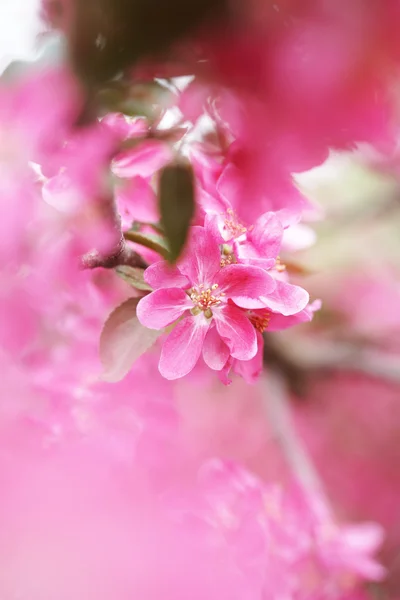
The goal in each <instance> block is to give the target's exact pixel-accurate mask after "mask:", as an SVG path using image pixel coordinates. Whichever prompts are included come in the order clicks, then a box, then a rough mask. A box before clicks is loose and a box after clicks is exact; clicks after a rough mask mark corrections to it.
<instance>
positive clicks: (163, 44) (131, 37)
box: [69, 0, 228, 86]
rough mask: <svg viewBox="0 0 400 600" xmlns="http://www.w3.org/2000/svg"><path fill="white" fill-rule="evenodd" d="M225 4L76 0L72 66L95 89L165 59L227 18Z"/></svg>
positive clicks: (184, 0) (217, 0)
mask: <svg viewBox="0 0 400 600" xmlns="http://www.w3.org/2000/svg"><path fill="white" fill-rule="evenodd" d="M227 4H228V2H227V0H73V3H72V6H73V12H72V25H70V31H69V43H70V54H71V58H72V63H73V65H74V67H75V70H76V72H77V73H78V75H79V76H80V77H81V79H82V80H83V81H84V82H86V83H87V84H88V85H89V86H97V85H99V84H102V83H104V82H105V81H107V80H109V79H110V78H112V77H115V76H116V75H118V74H119V73H121V72H122V71H123V70H125V69H127V68H130V67H133V66H135V65H136V64H137V63H138V62H139V61H142V60H143V59H148V58H151V59H157V58H159V57H160V56H162V57H163V60H165V53H168V51H169V50H170V48H171V46H172V45H173V44H175V43H177V42H179V41H180V40H182V39H184V38H186V37H187V36H189V35H190V34H192V33H193V32H195V31H196V30H198V29H199V28H200V27H204V28H205V27H207V28H210V27H212V26H213V25H214V24H215V23H217V22H220V20H221V19H222V18H224V17H225V16H226V14H227Z"/></svg>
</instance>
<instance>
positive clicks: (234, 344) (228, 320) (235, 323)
mask: <svg viewBox="0 0 400 600" xmlns="http://www.w3.org/2000/svg"><path fill="white" fill-rule="evenodd" d="M214 318H215V325H216V327H217V331H218V333H219V335H220V336H221V337H222V339H223V340H224V341H225V342H226V344H227V346H228V348H229V351H230V353H231V355H232V356H233V358H238V359H239V360H250V359H251V358H253V356H255V354H256V352H257V337H256V330H255V329H254V327H253V325H252V324H251V323H250V321H249V319H248V318H247V317H246V315H245V314H244V312H243V311H242V310H241V309H240V308H238V307H237V306H233V305H231V304H227V305H225V306H224V307H223V308H221V309H220V310H218V311H217V310H216V311H214Z"/></svg>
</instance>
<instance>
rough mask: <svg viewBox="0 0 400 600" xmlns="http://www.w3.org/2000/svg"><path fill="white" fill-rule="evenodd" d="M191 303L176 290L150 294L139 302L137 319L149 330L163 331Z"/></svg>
mask: <svg viewBox="0 0 400 600" xmlns="http://www.w3.org/2000/svg"><path fill="white" fill-rule="evenodd" d="M188 308H193V302H192V301H191V300H190V298H189V297H188V296H187V295H186V294H185V292H184V291H183V290H181V289H178V288H170V289H160V290H156V291H155V292H151V294H149V295H148V296H145V297H144V298H142V299H141V300H140V301H139V304H138V307H137V318H138V319H139V321H140V322H141V324H142V325H144V326H145V327H148V328H149V329H163V327H167V325H171V323H173V322H174V321H176V319H178V318H179V317H180V316H181V315H183V313H184V312H185V310H187V309H188Z"/></svg>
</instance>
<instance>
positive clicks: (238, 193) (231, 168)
mask: <svg viewBox="0 0 400 600" xmlns="http://www.w3.org/2000/svg"><path fill="white" fill-rule="evenodd" d="M242 190H243V178H242V175H241V172H240V171H239V169H238V168H237V167H236V166H235V165H233V164H232V163H231V162H229V163H228V164H227V166H226V167H225V168H224V170H223V171H222V173H221V175H220V177H219V179H218V183H217V191H218V194H219V195H220V196H221V198H222V199H223V200H225V201H226V202H228V203H229V204H230V206H233V207H234V208H235V209H236V208H237V207H239V206H240V205H241V204H242V205H243V202H242Z"/></svg>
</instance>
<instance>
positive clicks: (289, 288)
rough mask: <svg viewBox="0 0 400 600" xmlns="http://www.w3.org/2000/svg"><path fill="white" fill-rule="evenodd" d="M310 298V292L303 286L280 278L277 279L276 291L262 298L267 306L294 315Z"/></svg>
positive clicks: (277, 311)
mask: <svg viewBox="0 0 400 600" xmlns="http://www.w3.org/2000/svg"><path fill="white" fill-rule="evenodd" d="M309 299H310V296H309V295H308V292H306V290H303V288H301V287H299V286H298V285H292V284H290V283H286V282H285V281H279V280H276V288H275V289H274V291H273V292H272V293H270V294H268V295H266V296H263V297H262V298H261V300H262V301H263V302H264V305H265V306H266V307H267V308H269V309H270V310H272V311H273V312H276V313H280V314H281V315H284V316H288V315H294V314H296V313H298V312H300V311H301V310H303V308H305V307H306V306H307V304H308V301H309Z"/></svg>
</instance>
